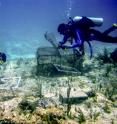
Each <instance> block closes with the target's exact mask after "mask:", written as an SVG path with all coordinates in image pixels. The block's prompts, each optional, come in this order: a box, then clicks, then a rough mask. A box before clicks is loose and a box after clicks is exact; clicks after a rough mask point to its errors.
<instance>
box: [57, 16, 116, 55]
mask: <svg viewBox="0 0 117 124" xmlns="http://www.w3.org/2000/svg"><path fill="white" fill-rule="evenodd" d="M93 27H95V24H94V22H93V21H92V20H90V19H88V18H87V17H82V19H81V20H79V21H77V22H74V21H73V20H71V21H70V22H69V23H68V24H64V23H62V24H60V25H59V27H58V32H59V33H60V34H62V35H64V38H63V40H62V41H61V42H59V47H60V48H76V47H78V48H80V51H81V52H82V53H83V54H84V41H87V42H88V44H89V47H90V52H91V56H92V47H91V44H90V41H92V40H97V41H101V42H105V43H117V37H112V36H110V35H108V34H109V33H110V32H112V31H114V30H115V29H116V28H115V27H114V26H112V27H110V28H109V29H107V30H106V31H104V32H100V31H98V30H96V29H93ZM69 38H71V39H72V40H74V42H71V45H69V46H68V45H64V44H65V43H66V42H67V41H68V39H69Z"/></svg>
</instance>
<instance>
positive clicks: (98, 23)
mask: <svg viewBox="0 0 117 124" xmlns="http://www.w3.org/2000/svg"><path fill="white" fill-rule="evenodd" d="M82 18H83V17H82V16H75V17H74V18H73V21H74V22H77V21H80V20H81V19H82ZM86 18H88V19H90V20H91V21H92V22H93V23H94V25H95V26H101V25H102V24H103V18H96V17H86Z"/></svg>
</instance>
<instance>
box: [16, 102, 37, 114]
mask: <svg viewBox="0 0 117 124" xmlns="http://www.w3.org/2000/svg"><path fill="white" fill-rule="evenodd" d="M18 106H19V108H20V109H21V111H22V112H23V113H24V114H26V113H27V112H29V113H32V112H33V111H34V110H35V109H36V106H37V102H34V103H32V102H30V101H27V100H22V101H21V102H20V103H19V104H18Z"/></svg>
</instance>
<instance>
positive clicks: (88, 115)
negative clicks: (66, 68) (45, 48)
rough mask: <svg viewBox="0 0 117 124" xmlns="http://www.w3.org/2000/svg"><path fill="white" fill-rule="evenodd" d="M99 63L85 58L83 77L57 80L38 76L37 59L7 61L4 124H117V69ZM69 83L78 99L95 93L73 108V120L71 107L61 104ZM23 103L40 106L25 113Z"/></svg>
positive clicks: (1, 91)
mask: <svg viewBox="0 0 117 124" xmlns="http://www.w3.org/2000/svg"><path fill="white" fill-rule="evenodd" d="M99 61H100V60H96V59H95V57H94V58H93V59H92V60H90V59H89V57H88V58H87V57H85V61H84V63H83V69H84V70H83V72H82V74H81V73H80V72H78V74H77V75H72V74H70V75H66V74H62V75H57V76H56V75H55V76H49V75H48V76H47V75H46V74H43V75H38V76H37V75H36V74H35V73H36V68H37V66H36V65H37V63H36V59H35V58H30V59H25V58H20V59H16V60H9V61H7V62H6V63H5V64H4V65H1V66H0V79H1V81H0V123H2V124H3V123H4V122H5V121H6V122H7V123H8V122H9V123H22V124H78V123H86V124H117V91H116V89H117V66H116V65H113V64H112V63H106V64H103V63H102V64H100V63H99ZM86 68H87V69H86ZM86 70H87V71H86ZM68 82H69V83H70V86H71V88H73V89H74V90H78V94H75V95H76V96H77V95H79V96H80V93H81V94H82V92H83V93H86V94H87V93H93V96H87V99H86V100H84V101H82V102H81V103H78V104H72V105H71V109H70V111H69V116H67V115H66V112H67V104H64V103H63V104H62V103H61V102H60V100H59V97H60V94H61V92H62V91H61V90H63V91H64V89H65V88H68ZM40 84H41V85H40ZM40 86H41V87H40ZM40 91H41V94H42V97H41V98H40V97H39V96H40ZM110 94H111V96H110ZM46 100H47V101H46ZM22 101H28V102H29V103H30V104H33V103H35V102H37V104H36V107H35V109H34V110H33V112H30V107H29V108H28V107H27V108H26V107H24V109H23V110H22V109H21V108H20V107H19V106H20V105H21V104H20V103H22ZM40 101H42V103H43V104H42V103H41V102H40ZM45 101H46V102H45ZM23 105H24V106H25V104H23ZM28 105H29V104H26V106H28ZM50 118H51V119H50Z"/></svg>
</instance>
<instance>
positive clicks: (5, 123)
mask: <svg viewBox="0 0 117 124" xmlns="http://www.w3.org/2000/svg"><path fill="white" fill-rule="evenodd" d="M0 124H18V123H16V122H14V121H12V120H10V119H0Z"/></svg>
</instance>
